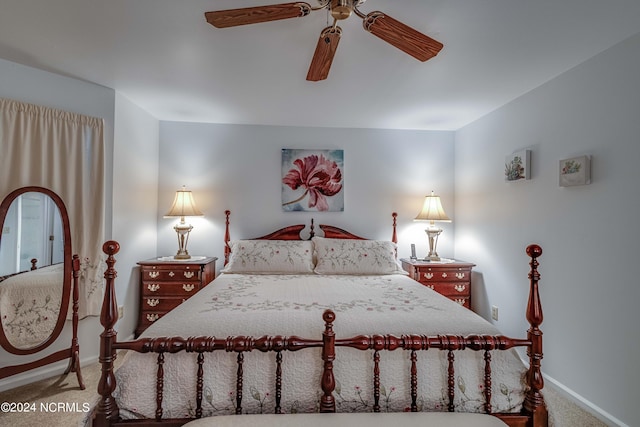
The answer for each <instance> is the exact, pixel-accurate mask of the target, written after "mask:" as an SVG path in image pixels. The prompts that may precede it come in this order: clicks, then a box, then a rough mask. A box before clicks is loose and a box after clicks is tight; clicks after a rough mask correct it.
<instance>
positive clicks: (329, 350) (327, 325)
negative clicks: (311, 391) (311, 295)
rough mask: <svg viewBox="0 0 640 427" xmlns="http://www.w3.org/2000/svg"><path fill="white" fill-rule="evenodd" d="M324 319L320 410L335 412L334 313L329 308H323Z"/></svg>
mask: <svg viewBox="0 0 640 427" xmlns="http://www.w3.org/2000/svg"><path fill="white" fill-rule="evenodd" d="M322 319H323V320H324V332H322V360H323V361H324V367H323V369H322V380H321V386H322V391H323V393H324V394H323V395H322V397H321V398H320V412H336V401H335V398H334V397H333V390H334V389H335V388H336V380H335V377H334V376H333V361H334V360H335V358H336V346H335V344H336V336H335V333H334V332H333V321H334V320H335V319H336V315H335V313H334V312H333V311H331V310H325V312H324V313H323V314H322Z"/></svg>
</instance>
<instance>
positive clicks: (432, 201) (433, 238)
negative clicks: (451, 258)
mask: <svg viewBox="0 0 640 427" xmlns="http://www.w3.org/2000/svg"><path fill="white" fill-rule="evenodd" d="M414 221H429V227H428V228H427V229H426V230H425V232H426V233H427V237H428V238H429V254H428V255H427V256H426V258H425V260H429V261H440V257H439V256H438V252H437V251H436V246H437V245H438V236H440V233H442V229H441V228H439V227H436V225H435V222H436V221H438V222H451V219H449V217H448V216H447V214H446V213H445V212H444V209H443V208H442V202H440V196H436V195H435V194H434V193H433V191H432V192H431V195H429V196H427V197H425V199H424V205H423V206H422V210H421V211H420V213H419V214H418V216H417V217H415V219H414Z"/></svg>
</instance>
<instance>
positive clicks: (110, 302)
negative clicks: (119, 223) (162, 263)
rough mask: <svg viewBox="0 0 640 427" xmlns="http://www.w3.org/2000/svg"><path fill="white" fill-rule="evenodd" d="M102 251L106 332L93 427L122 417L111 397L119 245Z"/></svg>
mask: <svg viewBox="0 0 640 427" xmlns="http://www.w3.org/2000/svg"><path fill="white" fill-rule="evenodd" d="M102 250H103V252H104V253H105V254H107V261H106V263H107V270H106V271H105V272H104V278H105V279H106V280H105V289H104V300H103V301H102V311H101V312H100V323H101V324H102V326H103V327H104V332H102V334H100V358H99V361H100V363H101V364H102V375H101V377H100V382H99V383H98V394H99V395H100V401H99V402H98V407H97V408H96V414H95V416H94V419H93V427H108V426H109V425H110V424H111V421H112V420H117V419H118V417H119V410H118V405H117V404H116V401H115V399H114V398H113V396H112V395H111V393H113V391H114V390H115V388H116V381H115V376H114V375H113V362H114V361H115V359H116V351H115V349H114V348H113V344H114V343H115V341H116V337H117V332H116V331H115V330H114V329H113V327H114V325H115V324H116V321H117V320H118V302H117V301H116V289H115V284H114V281H115V278H116V276H117V275H118V273H117V272H116V270H115V269H114V268H113V265H114V264H115V263H116V260H115V258H114V257H113V256H114V255H115V254H117V253H118V251H119V250H120V244H119V243H118V242H116V241H114V240H109V241H108V242H105V244H104V245H102Z"/></svg>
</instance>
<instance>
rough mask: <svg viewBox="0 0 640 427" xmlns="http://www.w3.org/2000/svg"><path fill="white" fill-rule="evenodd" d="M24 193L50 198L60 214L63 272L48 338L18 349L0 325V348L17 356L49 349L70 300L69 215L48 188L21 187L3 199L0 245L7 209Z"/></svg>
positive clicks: (60, 201) (59, 200)
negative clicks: (58, 308)
mask: <svg viewBox="0 0 640 427" xmlns="http://www.w3.org/2000/svg"><path fill="white" fill-rule="evenodd" d="M25 193H42V194H45V195H47V196H49V197H51V199H52V200H53V202H54V203H55V204H56V207H57V208H58V211H59V212H60V217H61V222H62V238H63V239H64V272H63V282H62V296H61V298H60V311H59V312H58V320H57V321H56V324H55V327H54V328H53V331H52V332H51V334H50V335H49V337H48V338H46V339H45V340H44V341H42V342H41V343H40V344H38V345H36V346H34V347H29V348H18V347H15V346H14V345H13V344H11V342H9V340H8V339H7V336H6V335H5V333H4V328H2V324H1V323H0V346H2V348H4V349H5V350H6V351H8V352H9V353H13V354H19V355H22V354H34V353H38V352H39V351H42V350H44V349H45V348H47V347H49V346H50V345H51V344H52V343H53V342H54V341H55V340H56V339H57V338H58V337H59V336H60V333H61V332H62V328H63V327H64V322H65V321H66V319H67V312H68V311H69V300H70V298H71V263H72V259H71V228H70V226H69V215H68V214H67V208H66V207H65V205H64V202H63V201H62V199H61V198H60V196H58V195H57V194H56V193H54V192H53V191H51V190H49V189H48V188H43V187H22V188H18V189H17V190H14V191H13V192H11V193H9V195H8V196H7V197H5V198H4V200H3V201H2V203H1V204H0V244H2V243H1V240H2V232H1V231H2V229H3V227H4V222H5V220H6V217H7V213H8V211H9V207H10V206H11V204H12V203H13V202H14V201H15V200H16V199H17V198H18V197H20V196H21V195H23V194H25Z"/></svg>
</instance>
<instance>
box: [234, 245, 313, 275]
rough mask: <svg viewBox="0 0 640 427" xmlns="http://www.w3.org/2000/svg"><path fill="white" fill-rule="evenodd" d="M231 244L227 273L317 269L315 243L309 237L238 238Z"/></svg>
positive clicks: (290, 271) (262, 272)
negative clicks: (315, 265)
mask: <svg viewBox="0 0 640 427" xmlns="http://www.w3.org/2000/svg"><path fill="white" fill-rule="evenodd" d="M229 247H230V248H231V256H230V258H229V263H228V264H227V265H226V266H225V267H224V268H223V269H222V272H223V273H253V274H278V273H285V274H310V273H313V267H314V264H313V244H312V243H311V242H310V241H308V240H235V241H232V242H229Z"/></svg>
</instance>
